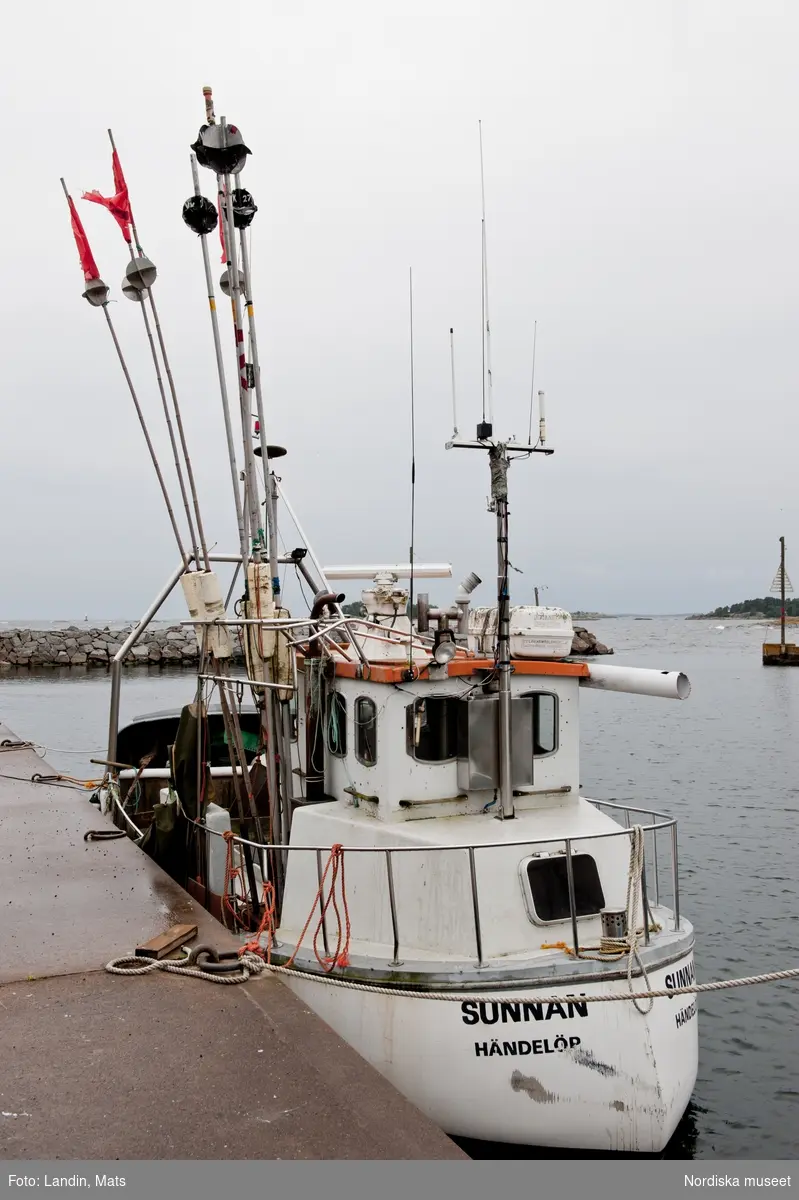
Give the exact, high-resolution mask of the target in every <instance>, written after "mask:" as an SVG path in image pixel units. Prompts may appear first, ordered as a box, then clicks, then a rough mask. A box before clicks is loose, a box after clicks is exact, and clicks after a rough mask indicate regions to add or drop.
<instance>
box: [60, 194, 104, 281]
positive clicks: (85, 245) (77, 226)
mask: <svg viewBox="0 0 799 1200" xmlns="http://www.w3.org/2000/svg"><path fill="white" fill-rule="evenodd" d="M67 203H68V204H69V214H70V216H71V217H72V233H73V235H74V237H75V245H76V246H77V247H78V256H79V258H80V265H81V269H82V270H83V278H84V280H85V281H86V283H89V282H90V281H91V280H92V279H99V278H100V272H99V271H98V270H97V263H96V262H95V261H94V257H93V255H92V250H91V246H90V245H89V239H88V238H87V237H86V230H85V229H84V228H83V225H82V224H81V220H80V217H79V216H78V210H77V209H76V208H75V205H74V202H73V200H72V197H71V196H67Z"/></svg>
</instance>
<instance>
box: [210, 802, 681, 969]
mask: <svg viewBox="0 0 799 1200" xmlns="http://www.w3.org/2000/svg"><path fill="white" fill-rule="evenodd" d="M591 803H593V804H595V805H596V806H597V807H602V806H604V805H605V804H607V805H608V807H610V808H614V809H617V810H622V811H625V810H626V813H627V818H628V821H629V813H631V812H634V813H638V814H642V815H644V816H652V817H653V818H654V817H657V816H661V817H663V818H664V819H663V820H662V821H655V820H653V821H652V823H651V824H649V825H646V826H644V830H645V833H647V832H649V831H650V830H651V831H652V833H653V841H654V846H655V859H654V861H655V894H656V900H655V905H656V907H659V903H660V900H659V881H658V877H657V833H658V831H660V830H666V829H668V830H669V831H670V838H671V852H672V853H671V859H672V888H673V896H674V910H673V911H674V928H675V930H679V929H680V892H679V878H678V863H677V819H676V817H666V814H664V813H657V812H655V811H654V810H652V809H645V808H638V807H636V806H634V805H630V806H625V805H622V804H618V803H615V802H613V801H602V800H596V801H591ZM195 824H197V825H198V827H199V828H205V829H206V832H208V833H211V834H214V835H215V836H217V837H222V836H223V834H221V833H220V832H219V831H218V830H215V829H207V827H205V826H199V823H198V822H195ZM609 837H632V828H630V826H629V824H628V826H627V828H619V829H610V830H607V831H606V832H586V833H583V834H579V835H577V836H575V835H571V836H568V837H567V836H563V835H562V836H559V837H558V836H552V837H536V836H533V837H529V838H524V839H514V840H513V841H500V842H474V843H463V844H461V843H457V844H452V843H450V844H448V845H415V846H408V845H394V846H342V847H341V849H342V851H344V852H345V853H356V854H382V855H383V856H384V858H385V864H386V878H387V883H388V901H389V908H390V914H391V932H392V949H393V954H392V958H391V960H390V964H389V965H390V966H393V967H397V966H400V965H401V963H400V960H399V947H400V936H399V917H398V908H397V897H396V890H395V884H394V868H393V859H392V856H393V855H394V854H401V853H430V852H435V851H439V852H440V851H449V852H453V851H460V850H465V851H466V853H467V855H468V861H469V883H470V890H471V900H472V914H473V921H474V937H475V947H476V950H477V966H478V968H482V967H485V966H486V961H485V957H484V954H483V930H482V922H481V917H480V894H479V886H478V882H477V867H476V860H475V852H476V851H477V850H491V849H497V848H502V849H508V848H513V847H525V846H541V845H553V844H555V845H564V846H565V854H566V874H567V883H568V891H569V920H570V923H571V931H572V942H573V948H574V955H575V958H580V957H581V954H580V942H579V933H578V926H577V921H578V915H577V900H576V894H575V883H574V865H573V847H574V843H575V842H586V841H594V840H595V839H600V838H609ZM232 840H233V843H234V844H236V843H239V844H241V845H248V846H251V847H253V848H256V849H259V850H261V852H263V851H264V850H284V851H290V850H297V851H300V852H304V853H314V854H315V855H316V865H317V878H318V881H319V885H320V888H321V881H322V861H321V855H322V848H321V847H319V846H303V845H288V846H283V845H280V846H278V845H272V844H266V843H260V842H253V841H250V840H249V839H247V838H242V837H234V838H233V839H232ZM642 896H643V904H644V938H645V941H646V943H647V944H648V943H649V935H650V930H649V923H650V918H651V909H650V907H649V900H648V895H647V883H646V862H644V869H643V873H642ZM319 906H320V910H321V924H322V937H323V941H324V945H325V949H326V952H327V953H329V951H328V932H327V924H326V921H325V913H324V906H323V904H322V900H321V893H320V905H319Z"/></svg>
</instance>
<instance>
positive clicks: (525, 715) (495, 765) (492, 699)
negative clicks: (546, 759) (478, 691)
mask: <svg viewBox="0 0 799 1200" xmlns="http://www.w3.org/2000/svg"><path fill="white" fill-rule="evenodd" d="M533 704H534V701H533V698H532V696H514V697H513V698H512V700H511V782H512V785H513V787H514V788H519V787H529V786H530V785H531V784H532V782H533ZM498 708H499V703H498V698H497V697H496V696H480V697H477V698H475V699H471V700H462V701H461V706H460V711H459V721H458V788H459V789H460V790H461V791H463V792H469V791H472V792H481V791H493V789H494V788H497V787H499V741H498V724H497V723H498V716H497V713H498Z"/></svg>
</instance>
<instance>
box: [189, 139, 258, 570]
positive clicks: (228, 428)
mask: <svg viewBox="0 0 799 1200" xmlns="http://www.w3.org/2000/svg"><path fill="white" fill-rule="evenodd" d="M191 177H192V179H193V180H194V194H195V196H200V195H202V193H201V191H200V178H199V175H198V173H197V158H196V156H195V155H194V154H192V156H191ZM200 241H201V243H202V248H203V266H204V267H205V286H206V288H207V290H208V308H209V310H210V313H211V330H212V332H213V337H214V352H215V354H216V371H217V375H218V376H219V391H220V393H221V396H222V415H223V417H224V419H225V438H226V440H227V452H228V460H229V462H230V477H231V480H232V482H233V498H234V500H235V503H236V524H237V526H238V530H239V546H240V547H241V557H242V560H243V561H244V562H245V563H246V561H247V554H248V546H247V535H246V534H245V532H244V517H243V514H242V508H241V496H240V494H239V468H238V465H237V463H236V447H235V443H234V441H233V426H232V425H231V421H230V402H229V400H228V391H227V380H226V378H225V364H224V360H223V358H222V342H221V339H220V336H219V320H218V318H217V315H216V296H215V295H214V284H213V279H212V276H211V259H210V256H209V253H208V240H207V235H206V234H204V233H203V234H201V236H200Z"/></svg>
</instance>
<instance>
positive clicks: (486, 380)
mask: <svg viewBox="0 0 799 1200" xmlns="http://www.w3.org/2000/svg"><path fill="white" fill-rule="evenodd" d="M477 125H478V129H479V132H480V197H481V200H482V214H483V216H482V234H483V237H482V241H483V270H482V279H483V304H482V312H483V433H482V434H481V435H479V436H481V437H483V438H486V437H491V434H492V432H493V428H494V398H493V390H492V383H493V380H492V374H491V320H490V317H489V315H488V250H487V245H486V190H485V173H484V171H483V122H482V121H478V122H477ZM486 409H487V419H486Z"/></svg>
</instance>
